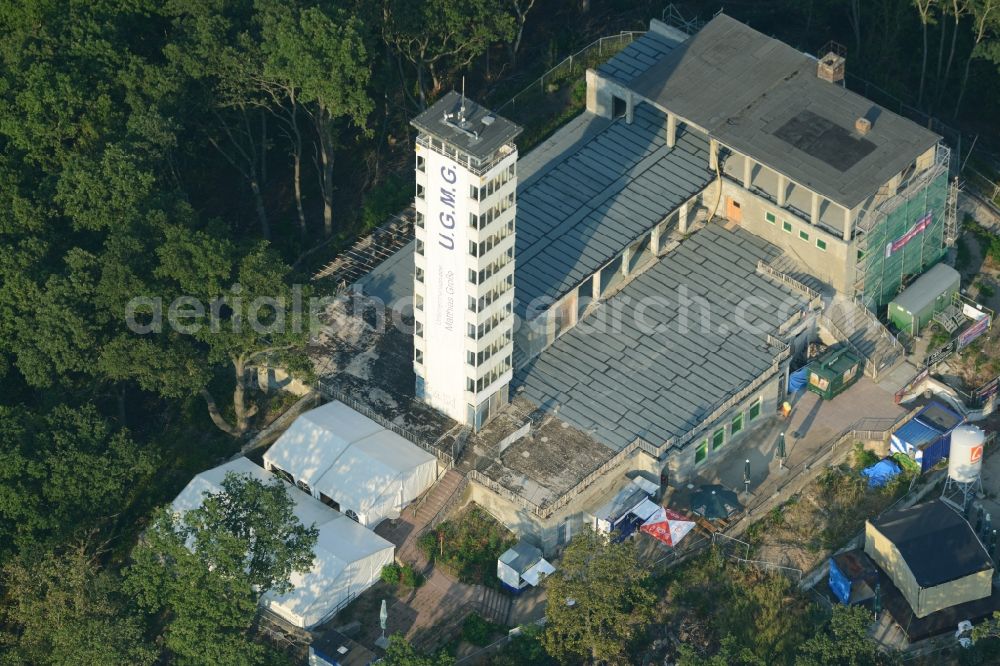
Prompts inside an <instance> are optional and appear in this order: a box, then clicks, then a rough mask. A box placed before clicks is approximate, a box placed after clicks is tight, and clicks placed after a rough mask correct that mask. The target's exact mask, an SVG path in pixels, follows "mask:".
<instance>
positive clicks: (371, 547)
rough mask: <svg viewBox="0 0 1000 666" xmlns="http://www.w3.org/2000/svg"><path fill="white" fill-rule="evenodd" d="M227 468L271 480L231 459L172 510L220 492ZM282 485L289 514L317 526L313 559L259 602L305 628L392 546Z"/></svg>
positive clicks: (371, 575)
mask: <svg viewBox="0 0 1000 666" xmlns="http://www.w3.org/2000/svg"><path fill="white" fill-rule="evenodd" d="M227 472H235V473H237V474H249V475H250V476H252V477H254V478H257V479H260V480H261V481H265V482H267V481H271V480H273V479H274V478H275V477H274V476H272V475H271V474H268V473H267V472H266V471H265V470H263V469H262V468H261V467H259V466H258V465H256V464H254V463H253V462H251V461H250V460H247V459H246V458H237V459H236V460H232V461H230V462H228V463H226V464H224V465H220V466H219V467H215V468H213V469H210V470H207V471H205V472H202V473H201V474H199V475H197V476H196V477H194V478H193V479H192V480H191V482H190V483H188V485H187V486H186V487H185V488H184V490H182V491H181V493H180V495H178V496H177V498H176V499H175V500H174V502H173V508H174V511H176V512H178V513H184V512H186V511H189V510H191V509H195V508H197V507H199V506H201V503H202V501H203V499H204V496H205V494H206V493H215V492H219V491H220V490H222V481H223V479H225V477H226V473H227ZM285 485H286V487H287V490H288V494H289V496H290V497H291V498H292V499H293V500H294V501H295V509H294V512H295V516H296V517H297V518H298V519H299V520H301V521H302V523H303V524H304V525H306V526H309V525H315V526H316V528H317V529H318V530H319V536H318V538H317V541H316V546H315V549H314V551H313V552H314V555H315V558H314V559H313V567H312V569H311V570H310V571H309V572H308V573H305V574H299V573H294V574H292V577H291V583H292V585H293V587H292V589H291V591H289V592H287V593H286V594H280V595H279V594H275V593H273V592H266V593H265V594H264V595H263V597H262V599H261V605H262V606H264V607H266V608H269V609H270V610H272V611H273V612H274V613H276V614H278V615H280V616H281V617H282V618H284V619H285V620H287V621H288V622H290V623H292V624H294V625H296V626H298V627H302V628H304V629H310V628H312V627H314V626H316V625H317V624H319V623H321V622H323V621H325V620H326V619H328V618H329V617H330V616H331V615H332V614H333V613H335V612H336V611H338V610H339V609H340V608H342V607H343V606H344V605H345V604H346V603H347V602H349V601H350V600H351V599H353V598H354V597H355V596H357V595H358V594H360V593H361V592H363V591H364V590H366V589H368V588H369V587H371V586H372V585H373V584H374V583H375V582H376V581H377V580H378V579H379V576H380V575H381V572H382V567H384V566H385V565H387V564H391V563H392V561H393V545H392V544H391V543H390V542H388V541H386V540H385V539H383V538H382V537H380V536H378V535H377V534H375V533H374V532H372V531H371V530H367V529H365V528H364V527H361V526H360V525H358V524H357V523H356V522H354V521H353V520H351V519H349V518H347V517H346V516H344V515H343V514H342V513H340V512H338V511H334V510H333V509H331V508H330V507H328V506H325V505H323V504H322V503H321V502H319V501H318V500H316V499H315V498H313V497H310V496H309V495H307V494H305V493H304V492H302V491H301V490H299V489H298V488H295V487H294V486H291V485H289V484H287V483H286V484H285Z"/></svg>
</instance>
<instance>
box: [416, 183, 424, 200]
mask: <svg viewBox="0 0 1000 666" xmlns="http://www.w3.org/2000/svg"><path fill="white" fill-rule="evenodd" d="M417 198H418V199H423V198H424V186H423V185H421V184H420V183H417Z"/></svg>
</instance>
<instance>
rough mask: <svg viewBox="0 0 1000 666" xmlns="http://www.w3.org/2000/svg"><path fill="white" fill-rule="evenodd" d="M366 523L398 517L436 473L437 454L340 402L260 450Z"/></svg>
mask: <svg viewBox="0 0 1000 666" xmlns="http://www.w3.org/2000/svg"><path fill="white" fill-rule="evenodd" d="M264 466H265V467H267V468H268V469H274V468H279V469H281V470H283V471H285V472H287V473H288V474H289V475H290V476H291V477H292V479H293V480H294V481H295V482H296V483H298V484H299V485H300V487H301V486H302V484H306V487H307V488H308V490H309V492H311V493H312V495H313V496H314V497H316V498H318V499H321V500H323V501H324V502H326V503H332V504H333V505H335V506H336V508H338V509H339V510H341V511H344V512H345V513H346V514H347V515H349V516H351V517H352V518H356V519H357V520H358V522H360V523H361V524H362V525H364V526H366V527H374V526H375V525H377V524H378V523H379V522H381V521H382V520H384V519H385V518H397V517H399V514H400V512H401V511H402V509H403V508H404V507H405V506H406V505H407V504H409V503H410V502H412V501H413V500H414V499H416V498H417V497H418V496H420V494H421V493H423V492H424V491H426V490H427V489H428V488H430V487H431V486H432V485H433V484H434V481H435V480H436V479H437V459H436V458H435V457H434V456H433V455H431V454H430V453H427V452H426V451H424V450H423V449H421V448H420V447H418V446H417V445H415V444H413V443H412V442H410V441H408V440H406V439H404V438H403V437H401V436H399V435H397V434H396V433H394V432H392V431H391V430H388V429H386V428H383V427H382V426H380V425H379V424H378V423H376V422H375V421H372V420H371V419H369V418H367V417H365V416H363V415H361V414H359V413H357V412H355V411H354V410H353V409H351V408H349V407H347V406H346V405H344V404H343V403H341V402H336V401H335V402H331V403H328V404H326V405H323V406H321V407H317V408H316V409H313V410H311V411H308V412H306V413H305V414H303V415H302V416H300V417H299V418H298V419H296V420H295V422H294V423H293V424H292V426H291V427H290V428H289V429H288V430H287V431H286V432H285V433H284V434H283V435H282V436H281V437H279V438H278V441H276V442H275V443H274V445H273V446H272V447H271V448H270V449H269V450H268V451H267V453H265V454H264Z"/></svg>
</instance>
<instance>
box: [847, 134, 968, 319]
mask: <svg viewBox="0 0 1000 666" xmlns="http://www.w3.org/2000/svg"><path fill="white" fill-rule="evenodd" d="M950 155H951V151H950V150H949V149H948V148H947V147H946V146H944V145H939V146H938V149H937V151H936V155H935V160H934V164H933V165H931V167H930V168H928V169H925V170H924V171H921V172H919V173H917V174H915V175H913V176H912V177H911V180H910V181H909V182H908V183H903V184H902V185H901V186H900V188H899V189H898V193H897V194H895V195H893V196H890V197H889V198H888V199H886V200H885V201H883V202H881V203H880V204H878V205H877V206H876V207H875V208H874V210H872V211H871V212H869V211H865V213H863V214H862V216H861V217H860V218H859V220H858V222H857V225H856V227H855V233H856V241H857V246H856V249H857V265H856V273H855V274H856V276H857V278H856V281H855V284H854V295H855V299H856V300H857V301H858V302H859V303H860V304H861V305H862V306H864V307H865V308H868V309H869V310H876V309H877V308H879V307H880V306H883V305H885V304H886V303H888V302H889V301H891V300H892V299H893V298H895V296H896V295H897V294H898V293H899V292H900V291H902V289H903V288H905V287H906V285H907V284H908V283H909V282H910V281H911V280H912V279H913V278H915V277H916V276H918V275H920V274H921V273H923V272H924V271H925V270H927V269H928V268H930V267H931V266H933V265H934V264H935V263H937V262H938V261H939V260H940V259H941V257H943V256H944V254H945V252H946V251H947V248H946V246H947V245H950V244H953V243H954V239H955V237H956V235H957V233H956V229H957V222H956V219H955V217H956V210H955V208H956V206H955V201H956V200H957V191H956V189H955V188H956V185H955V184H954V183H953V182H952V183H949V180H948V164H949V160H950Z"/></svg>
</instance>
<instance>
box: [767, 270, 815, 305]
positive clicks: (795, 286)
mask: <svg viewBox="0 0 1000 666" xmlns="http://www.w3.org/2000/svg"><path fill="white" fill-rule="evenodd" d="M757 272H758V273H760V274H762V275H766V276H768V277H770V278H773V279H775V280H777V281H778V282H780V283H781V284H783V285H785V286H786V287H788V288H789V289H791V290H793V291H797V292H799V293H800V294H802V295H804V296H806V297H807V298H808V299H809V307H810V309H812V308H816V307H819V306H820V305H821V304H822V303H823V297H822V296H821V295H820V293H819V292H818V291H816V290H815V289H812V288H810V287H808V286H806V285H805V284H803V283H801V282H799V281H798V280H796V279H795V278H793V277H792V276H790V275H788V274H787V273H782V272H781V271H779V270H777V269H775V268H773V267H771V266H770V265H769V264H767V263H765V262H764V260H762V259H759V260H758V261H757Z"/></svg>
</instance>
